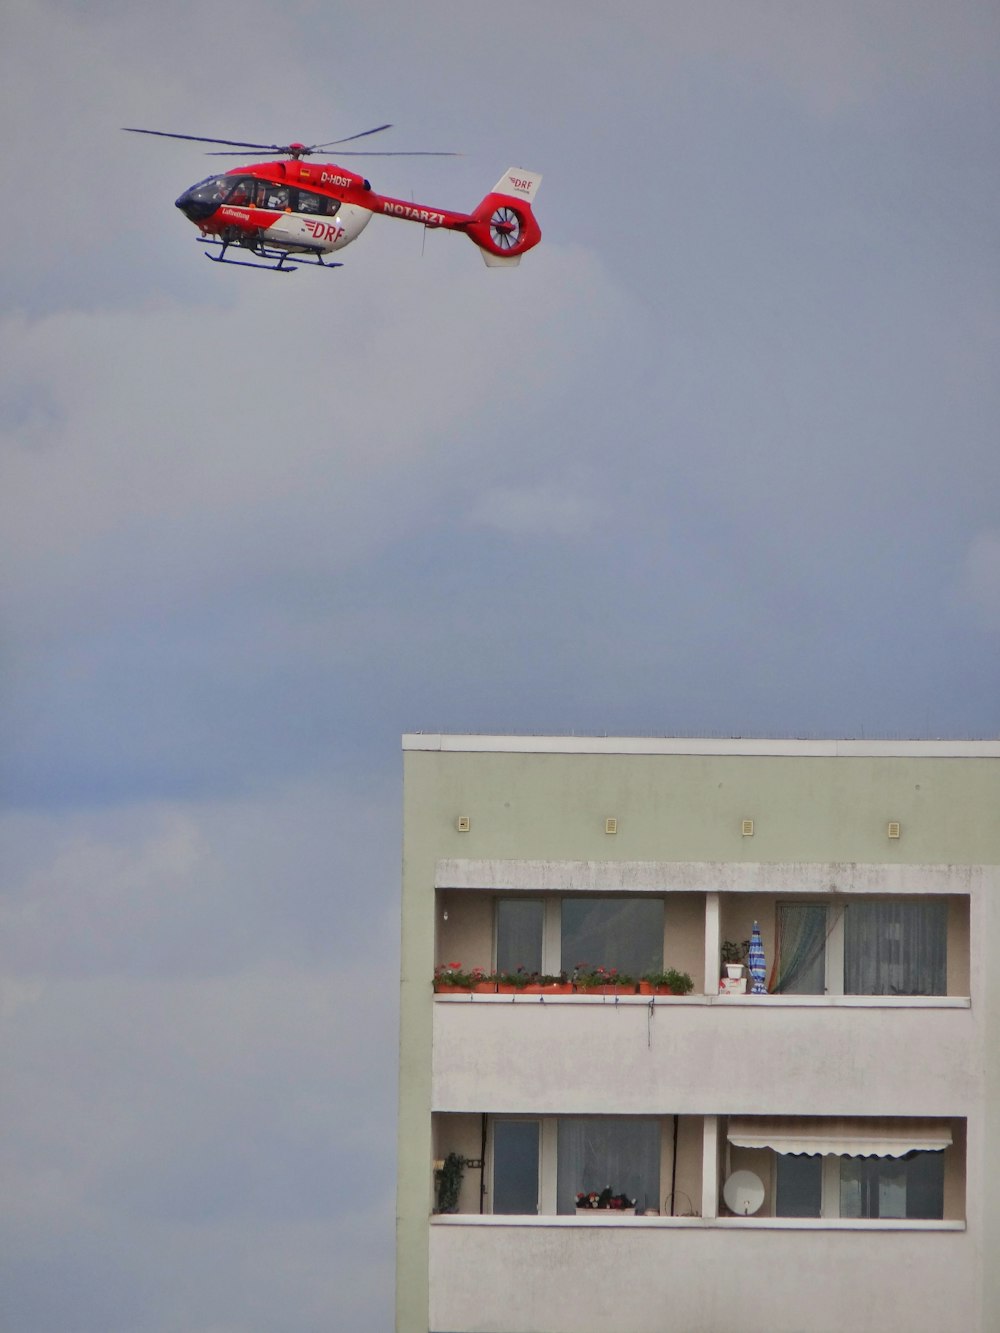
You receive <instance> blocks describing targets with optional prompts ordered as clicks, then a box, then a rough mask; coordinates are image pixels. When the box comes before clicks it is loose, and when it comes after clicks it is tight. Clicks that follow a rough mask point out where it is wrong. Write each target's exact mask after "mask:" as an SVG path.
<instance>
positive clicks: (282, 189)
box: [258, 181, 289, 212]
mask: <svg viewBox="0 0 1000 1333" xmlns="http://www.w3.org/2000/svg"><path fill="white" fill-rule="evenodd" d="M258 207H259V208H270V209H277V210H278V211H279V212H280V211H283V210H284V209H286V208H288V207H289V203H288V186H287V185H272V184H271V182H270V181H265V182H264V190H263V203H260V204H258Z"/></svg>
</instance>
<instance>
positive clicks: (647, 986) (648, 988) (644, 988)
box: [639, 981, 674, 995]
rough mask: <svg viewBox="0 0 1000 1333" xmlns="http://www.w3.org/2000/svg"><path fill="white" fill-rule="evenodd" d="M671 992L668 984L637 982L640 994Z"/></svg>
mask: <svg viewBox="0 0 1000 1333" xmlns="http://www.w3.org/2000/svg"><path fill="white" fill-rule="evenodd" d="M673 993H674V992H673V991H672V990H671V988H670V987H669V986H654V984H653V983H652V982H651V981H640V982H639V994H640V995H673Z"/></svg>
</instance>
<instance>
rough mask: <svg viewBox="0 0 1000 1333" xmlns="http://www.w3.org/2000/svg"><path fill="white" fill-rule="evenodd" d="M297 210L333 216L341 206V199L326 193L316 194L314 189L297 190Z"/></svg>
mask: <svg viewBox="0 0 1000 1333" xmlns="http://www.w3.org/2000/svg"><path fill="white" fill-rule="evenodd" d="M295 193H296V195H297V196H298V197H297V200H296V203H295V211H296V212H298V213H321V214H324V215H326V216H327V217H332V216H333V215H334V213H336V211H337V209H338V208H339V207H340V200H339V199H330V198H328V197H327V196H326V195H325V194H314V193H313V191H312V190H296V191H295Z"/></svg>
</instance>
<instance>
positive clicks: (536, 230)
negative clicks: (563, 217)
mask: <svg viewBox="0 0 1000 1333" xmlns="http://www.w3.org/2000/svg"><path fill="white" fill-rule="evenodd" d="M541 181H542V178H541V176H540V175H539V174H538V173H537V172H535V171H522V170H521V169H520V168H519V167H511V168H510V169H509V170H508V171H506V172H504V174H503V175H502V176H501V177H500V179H499V180H498V181H497V183H496V185H494V187H493V189H492V191H491V192H490V193H489V194H488V195H487V196H486V198H485V199H484V200H483V201H482V203H481V204H480V205H479V207H478V208H477V209H476V211H475V212H474V213H473V215H472V222H471V223H470V224H469V226H468V228H467V230H468V233H469V235H470V236H471V237H472V239H473V241H475V243H476V245H478V246H479V252H480V254H481V255H482V256H483V261H484V263H485V264H486V266H487V268H513V267H514V266H515V265H516V264H519V263H520V262H521V256H522V255H523V254H524V253H525V251H526V250H530V249H531V248H532V247H533V246H536V245H537V244H538V242H539V241H540V240H541V239H542V231H541V228H540V227H539V225H538V223H537V222H536V221H535V215H534V213H532V211H531V201H532V200H533V199H534V197H535V194H536V192H537V190H538V187H539V185H540V184H541Z"/></svg>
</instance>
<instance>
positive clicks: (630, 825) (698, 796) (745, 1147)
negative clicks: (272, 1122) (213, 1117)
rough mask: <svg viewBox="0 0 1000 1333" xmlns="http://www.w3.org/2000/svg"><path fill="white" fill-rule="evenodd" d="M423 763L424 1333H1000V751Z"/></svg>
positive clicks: (400, 1312)
mask: <svg viewBox="0 0 1000 1333" xmlns="http://www.w3.org/2000/svg"><path fill="white" fill-rule="evenodd" d="M403 750H404V862H403V900H402V978H401V997H402V1005H401V1037H400V1119H399V1174H398V1208H397V1213H398V1216H397V1330H398V1333H606V1330H612V1329H614V1330H621V1331H622V1333H672V1331H673V1330H677V1331H678V1333H681V1331H683V1333H720V1330H727V1329H730V1328H732V1329H739V1330H740V1333H843V1330H845V1329H850V1330H851V1331H852V1333H865V1331H867V1330H873V1331H874V1330H879V1333H884V1331H885V1330H886V1329H892V1330H897V1329H898V1330H906V1331H907V1333H976V1331H977V1330H978V1331H980V1333H995V1330H997V1329H1000V1262H998V1258H1000V742H995V741H988V742H985V741H977V742H965V741H956V742H949V741H897V742H886V741H878V742H868V741H858V740H853V741H844V740H841V741H800V740H788V741H773V740H771V741H751V740H729V741H721V740H710V739H635V738H633V739H628V738H610V737H601V738H592V739H590V738H580V737H543V736H532V737H512V736H447V735H408V736H405V737H404V738H403ZM755 924H756V926H757V927H758V934H759V939H760V943H761V946H762V948H763V955H764V963H763V966H761V964H760V960H759V957H758V956H757V954H756V951H755V956H754V965H755V977H756V987H754V985H753V983H752V982H751V984H748V985H747V986H746V989H745V991H744V989H743V985H742V981H741V980H736V981H735V982H732V983H731V982H729V981H722V980H720V978H721V977H722V975H723V972H724V969H723V968H722V966H721V960H722V957H723V952H724V950H723V946H724V945H725V944H726V943H727V942H732V943H733V944H735V945H736V950H735V951H736V953H737V954H738V955H739V954H740V953H741V950H740V947H739V946H740V945H741V943H742V942H743V941H744V940H747V939H749V938H751V937H752V935H753V932H754V926H755ZM729 952H730V953H731V952H733V950H732V949H730V951H729ZM453 964H460V970H461V971H462V973H464V974H468V973H471V972H473V971H474V970H475V969H481V971H482V973H483V974H485V975H487V976H493V977H495V976H497V975H498V974H500V975H502V976H507V977H509V976H510V975H514V976H515V977H516V976H517V975H518V969H523V971H522V972H521V974H520V976H521V979H522V980H523V977H524V975H525V974H532V975H534V974H541V975H547V976H548V977H549V978H550V980H549V981H548V982H547V983H543V982H539V983H538V984H537V985H533V986H532V987H531V988H530V989H528V988H525V987H523V986H521V987H518V986H516V985H511V986H509V987H505V988H504V990H503V991H502V992H497V990H496V989H495V982H494V983H486V984H485V985H482V986H480V987H478V988H477V989H476V990H471V989H457V988H450V989H449V990H447V991H439V992H437V993H436V992H435V990H434V986H433V984H432V981H433V976H434V971H435V967H444V968H449V967H450V966H451V965H453ZM599 968H605V969H606V970H607V971H608V972H609V973H610V972H612V970H616V975H617V976H622V975H625V974H627V975H629V976H630V977H633V978H637V977H639V976H641V975H642V974H643V973H646V974H650V975H651V974H655V973H657V972H663V971H665V970H667V969H673V970H674V971H675V972H678V973H681V974H684V973H686V974H688V975H689V976H690V978H691V979H692V981H693V988H692V989H691V991H690V992H689V993H686V994H670V995H661V994H655V993H654V994H649V995H646V994H638V993H636V991H635V988H634V983H633V986H632V989H630V990H629V989H625V988H624V987H621V986H619V987H616V988H612V987H611V986H610V985H606V986H605V987H604V988H603V989H601V990H599V991H595V990H593V989H591V990H585V989H584V987H583V985H582V984H581V983H582V982H583V981H584V980H585V979H586V978H588V977H589V980H590V981H591V982H593V980H594V976H593V974H594V973H595V972H596V971H597V970H598V969H599ZM561 974H562V976H561ZM574 974H575V976H576V979H577V983H578V984H577V985H576V987H573V985H572V978H573V976H574ZM744 975H745V973H744ZM560 978H561V979H562V980H563V981H564V984H561V985H560V984H557V981H556V980H555V979H560ZM491 986H492V987H493V988H492V989H491ZM720 986H722V987H723V989H722V990H720ZM755 988H756V990H757V992H758V993H753V990H754V989H755ZM679 989H682V988H679ZM445 1163H447V1167H446V1169H445V1170H444V1171H442V1165H443V1164H445ZM449 1187H451V1188H450V1189H449ZM602 1192H603V1193H604V1195H605V1199H606V1198H607V1195H608V1193H611V1194H612V1195H615V1196H617V1197H616V1202H618V1203H623V1204H625V1205H626V1206H623V1207H603V1208H601V1207H597V1208H584V1209H580V1208H578V1198H577V1196H578V1195H580V1194H585V1195H594V1196H597V1195H600V1194H601V1193H602ZM633 1201H634V1202H633ZM439 1206H443V1208H444V1209H445V1211H439Z"/></svg>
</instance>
